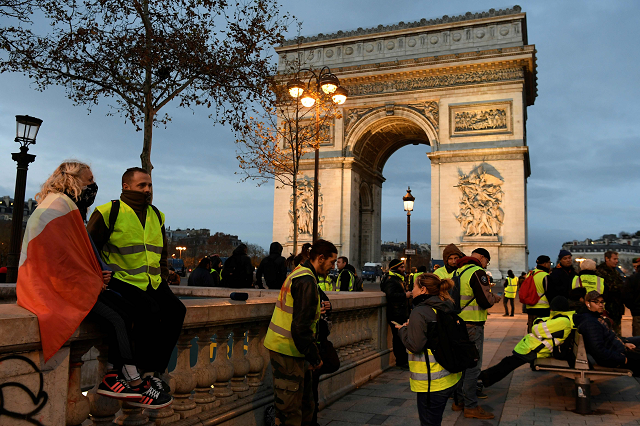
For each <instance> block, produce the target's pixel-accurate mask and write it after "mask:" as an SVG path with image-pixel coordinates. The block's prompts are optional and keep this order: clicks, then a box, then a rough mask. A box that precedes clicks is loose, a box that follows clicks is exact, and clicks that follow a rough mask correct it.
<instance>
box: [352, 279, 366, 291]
mask: <svg viewBox="0 0 640 426" xmlns="http://www.w3.org/2000/svg"><path fill="white" fill-rule="evenodd" d="M353 291H364V281H363V280H362V278H361V277H359V276H356V277H355V278H354V279H353Z"/></svg>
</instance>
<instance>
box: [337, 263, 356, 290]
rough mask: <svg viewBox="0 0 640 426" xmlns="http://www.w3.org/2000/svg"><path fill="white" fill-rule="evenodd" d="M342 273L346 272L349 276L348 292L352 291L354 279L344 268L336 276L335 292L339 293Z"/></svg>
mask: <svg viewBox="0 0 640 426" xmlns="http://www.w3.org/2000/svg"><path fill="white" fill-rule="evenodd" d="M343 272H346V273H348V274H349V291H353V280H354V278H355V277H354V276H353V274H352V273H351V271H347V270H346V268H344V269H343V270H342V271H340V273H339V274H338V279H337V280H336V291H340V276H341V275H342V273H343Z"/></svg>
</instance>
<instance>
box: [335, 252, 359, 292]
mask: <svg viewBox="0 0 640 426" xmlns="http://www.w3.org/2000/svg"><path fill="white" fill-rule="evenodd" d="M336 266H337V267H338V270H339V271H340V272H339V273H338V278H337V279H336V291H353V283H354V282H355V280H356V269H355V268H354V267H353V265H350V264H349V259H348V258H347V257H346V256H340V257H339V258H338V261H337V263H336Z"/></svg>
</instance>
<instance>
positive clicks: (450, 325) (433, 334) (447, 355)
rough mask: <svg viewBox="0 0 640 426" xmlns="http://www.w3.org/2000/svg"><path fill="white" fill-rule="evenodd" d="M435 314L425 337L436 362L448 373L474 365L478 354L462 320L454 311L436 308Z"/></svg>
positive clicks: (476, 362) (478, 356)
mask: <svg viewBox="0 0 640 426" xmlns="http://www.w3.org/2000/svg"><path fill="white" fill-rule="evenodd" d="M436 315H437V321H436V322H435V323H433V327H432V328H431V329H430V333H429V334H430V335H429V336H428V339H427V349H430V350H431V353H432V354H433V356H434V357H435V359H436V361H437V362H438V364H440V365H441V366H442V367H443V368H444V369H445V370H447V371H448V372H449V373H459V372H461V371H464V370H466V369H467V368H471V367H475V366H476V365H477V364H478V359H479V358H480V354H479V353H478V348H476V345H475V343H473V342H472V341H470V340H469V333H468V332H467V325H466V323H465V322H464V320H463V319H462V318H460V317H459V316H458V315H456V314H455V313H452V312H443V311H441V310H439V309H436ZM430 325H431V324H430ZM427 364H428V362H427Z"/></svg>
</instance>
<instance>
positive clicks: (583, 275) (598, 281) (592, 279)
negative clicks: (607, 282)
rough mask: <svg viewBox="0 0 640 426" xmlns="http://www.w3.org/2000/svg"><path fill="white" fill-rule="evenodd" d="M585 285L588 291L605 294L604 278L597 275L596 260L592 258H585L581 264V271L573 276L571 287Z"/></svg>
mask: <svg viewBox="0 0 640 426" xmlns="http://www.w3.org/2000/svg"><path fill="white" fill-rule="evenodd" d="M578 287H584V288H586V289H587V293H589V292H590V291H593V290H595V291H597V292H598V293H600V294H604V290H605V287H604V279H602V278H600V277H599V276H597V275H596V262H594V261H593V260H591V259H585V260H583V261H582V263H581V264H580V273H579V274H578V275H576V276H575V277H574V278H573V282H572V283H571V289H574V288H578Z"/></svg>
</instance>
